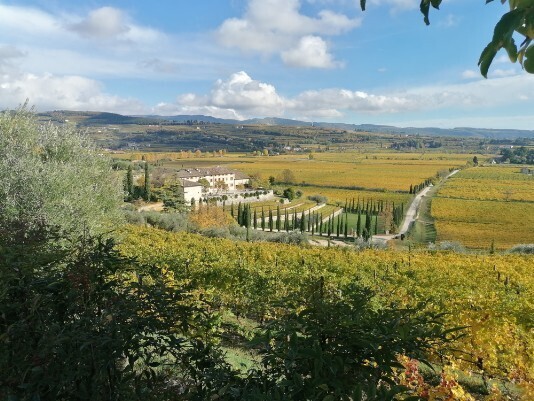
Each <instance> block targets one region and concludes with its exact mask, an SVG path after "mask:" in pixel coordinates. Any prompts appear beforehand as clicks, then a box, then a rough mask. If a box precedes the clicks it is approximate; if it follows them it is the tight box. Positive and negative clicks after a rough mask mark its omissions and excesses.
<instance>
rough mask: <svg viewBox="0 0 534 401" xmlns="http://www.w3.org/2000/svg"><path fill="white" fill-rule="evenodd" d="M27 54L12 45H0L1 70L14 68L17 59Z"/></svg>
mask: <svg viewBox="0 0 534 401" xmlns="http://www.w3.org/2000/svg"><path fill="white" fill-rule="evenodd" d="M25 56H26V54H25V53H24V52H23V51H21V50H19V49H18V48H16V47H15V46H11V45H0V72H2V71H7V70H9V69H12V68H14V66H15V63H16V60H18V59H21V58H23V57H25Z"/></svg>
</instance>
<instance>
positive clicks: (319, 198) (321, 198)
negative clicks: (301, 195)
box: [308, 195, 328, 203]
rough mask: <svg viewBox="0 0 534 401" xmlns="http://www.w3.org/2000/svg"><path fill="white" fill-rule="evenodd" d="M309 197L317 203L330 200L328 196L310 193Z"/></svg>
mask: <svg viewBox="0 0 534 401" xmlns="http://www.w3.org/2000/svg"><path fill="white" fill-rule="evenodd" d="M308 199H309V200H311V201H314V202H316V203H327V202H328V198H327V197H326V196H323V195H310V196H308Z"/></svg>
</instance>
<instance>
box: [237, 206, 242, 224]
mask: <svg viewBox="0 0 534 401" xmlns="http://www.w3.org/2000/svg"><path fill="white" fill-rule="evenodd" d="M242 219H243V209H242V206H241V202H239V204H238V205H237V224H239V225H240V226H242V225H243V220H242Z"/></svg>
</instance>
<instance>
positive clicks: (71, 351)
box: [0, 236, 231, 401]
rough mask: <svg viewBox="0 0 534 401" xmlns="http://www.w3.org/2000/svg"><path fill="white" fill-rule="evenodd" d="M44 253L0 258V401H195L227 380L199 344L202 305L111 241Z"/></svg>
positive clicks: (11, 252) (17, 250)
mask: <svg viewBox="0 0 534 401" xmlns="http://www.w3.org/2000/svg"><path fill="white" fill-rule="evenodd" d="M54 237H55V236H54ZM44 250H46V252H43V248H33V249H31V250H30V249H29V247H28V246H24V247H10V248H9V249H4V252H2V253H1V254H0V337H1V338H2V341H0V372H2V375H1V379H0V399H9V400H14V401H15V400H16V401H30V400H42V401H52V400H54V401H70V400H79V401H82V400H86V401H104V400H115V401H121V400H124V401H126V400H174V399H176V394H177V391H178V390H179V391H181V392H182V393H192V395H193V397H196V398H191V397H190V396H186V395H184V397H186V398H187V399H197V400H204V399H210V396H211V395H212V394H213V393H215V392H216V391H217V390H218V389H219V388H220V387H222V384H221V383H219V382H217V380H218V379H219V378H222V377H225V375H226V374H229V375H230V376H229V377H230V378H231V373H230V370H229V369H228V366H227V365H226V364H225V363H224V362H222V360H221V359H220V357H219V356H218V354H217V353H216V352H213V351H212V349H211V348H210V347H208V346H207V345H206V344H205V343H204V342H202V341H200V340H198V338H199V336H200V335H201V334H202V333H203V332H205V331H207V330H208V329H207V327H209V326H210V324H211V323H210V322H209V320H208V319H206V318H205V317H207V314H206V313H205V311H204V309H203V308H202V306H201V304H200V303H199V302H198V300H195V301H193V300H192V299H190V297H191V295H189V293H188V291H189V290H190V289H188V288H187V287H182V288H178V287H175V285H174V284H173V283H172V282H171V281H170V280H169V278H167V277H166V276H165V274H164V273H163V271H162V270H161V269H160V268H157V267H150V266H141V265H138V264H136V263H135V262H133V261H132V260H130V259H124V258H121V257H119V256H118V254H117V253H116V251H115V250H114V246H113V242H111V241H102V240H93V239H91V238H89V239H88V238H80V240H79V241H78V242H77V245H76V246H75V247H74V248H73V249H70V250H65V249H63V250H61V249H59V248H56V249H54V250H53V251H52V252H50V251H49V249H48V248H46V247H45V248H44ZM58 251H60V252H59V253H58ZM28 252H30V253H28ZM28 256H31V258H29V257H28ZM14 261H17V262H16V263H14ZM136 276H137V277H138V279H135V277H136ZM147 312H149V313H147ZM192 322H194V325H191V324H190V323H192ZM169 363H170V364H172V366H174V368H173V369H172V370H169V369H168V368H165V364H167V365H168V364H169ZM215 372H217V373H215ZM208 377H209V379H208ZM230 380H231V379H230ZM225 382H228V379H226V380H225ZM172 383H176V384H175V385H172ZM211 386H213V387H211Z"/></svg>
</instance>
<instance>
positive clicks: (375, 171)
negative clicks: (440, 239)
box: [231, 152, 468, 192]
mask: <svg viewBox="0 0 534 401" xmlns="http://www.w3.org/2000/svg"><path fill="white" fill-rule="evenodd" d="M396 156H397V155H396V154H393V153H388V154H382V155H380V156H379V155H373V154H371V155H362V154H360V153H351V152H347V153H334V154H331V153H326V154H322V153H317V154H315V155H314V156H313V159H309V157H308V156H307V155H287V156H276V157H263V158H244V159H243V160H240V162H239V163H235V164H231V166H232V167H233V168H236V169H239V170H242V171H244V172H245V173H247V174H254V175H260V176H262V177H264V178H267V177H269V176H274V177H279V176H281V174H282V172H283V171H284V170H291V171H292V172H293V174H294V182H293V183H294V184H296V185H298V184H306V185H314V186H325V187H332V188H336V187H337V188H343V189H357V190H380V191H401V192H407V191H408V190H409V188H410V185H415V184H418V183H420V182H422V181H424V180H425V179H427V178H430V177H434V176H435V175H436V174H437V173H438V172H439V171H443V170H445V171H448V170H449V169H450V168H451V167H458V166H462V165H464V164H465V163H466V161H467V160H466V159H468V158H466V156H465V155H462V156H463V159H456V158H451V159H443V160H442V159H430V160H428V159H419V158H416V159H415V160H413V159H411V158H408V159H406V158H405V155H401V156H403V157H400V158H397V157H396ZM379 157H380V158H379Z"/></svg>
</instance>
